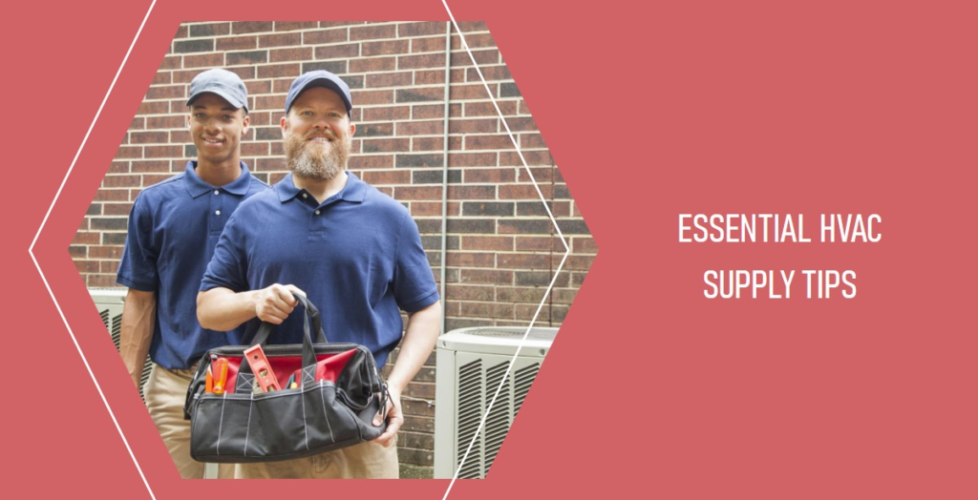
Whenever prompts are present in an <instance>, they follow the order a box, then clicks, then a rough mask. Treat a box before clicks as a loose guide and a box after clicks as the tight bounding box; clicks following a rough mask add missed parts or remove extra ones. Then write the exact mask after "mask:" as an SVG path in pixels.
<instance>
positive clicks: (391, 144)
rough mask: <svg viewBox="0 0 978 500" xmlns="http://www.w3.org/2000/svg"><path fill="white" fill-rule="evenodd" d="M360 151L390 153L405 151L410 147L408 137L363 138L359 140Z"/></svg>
mask: <svg viewBox="0 0 978 500" xmlns="http://www.w3.org/2000/svg"><path fill="white" fill-rule="evenodd" d="M361 143H362V144H363V146H362V151H363V152H364V153H390V152H400V151H407V150H408V149H409V148H410V146H411V145H410V139H407V138H403V139H363V140H361Z"/></svg>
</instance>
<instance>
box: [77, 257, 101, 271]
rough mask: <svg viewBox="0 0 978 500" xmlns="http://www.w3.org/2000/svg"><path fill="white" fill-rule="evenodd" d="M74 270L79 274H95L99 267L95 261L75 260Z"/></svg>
mask: <svg viewBox="0 0 978 500" xmlns="http://www.w3.org/2000/svg"><path fill="white" fill-rule="evenodd" d="M75 269H77V270H78V272H79V273H97V272H98V269H99V266H98V261H97V260H76V261H75Z"/></svg>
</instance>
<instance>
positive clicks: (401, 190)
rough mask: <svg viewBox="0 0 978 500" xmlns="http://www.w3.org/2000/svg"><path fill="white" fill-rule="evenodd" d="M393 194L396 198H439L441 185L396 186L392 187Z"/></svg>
mask: <svg viewBox="0 0 978 500" xmlns="http://www.w3.org/2000/svg"><path fill="white" fill-rule="evenodd" d="M394 194H395V196H394V198H395V199H398V200H440V199H441V187H440V186H439V187H435V186H398V187H397V188H395V189H394Z"/></svg>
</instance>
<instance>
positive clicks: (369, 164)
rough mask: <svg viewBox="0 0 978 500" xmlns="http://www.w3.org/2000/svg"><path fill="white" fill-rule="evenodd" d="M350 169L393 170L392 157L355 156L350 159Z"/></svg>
mask: <svg viewBox="0 0 978 500" xmlns="http://www.w3.org/2000/svg"><path fill="white" fill-rule="evenodd" d="M348 165H349V167H350V168H393V167H394V156H393V155H356V156H352V157H350V161H349V164H348Z"/></svg>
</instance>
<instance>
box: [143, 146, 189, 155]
mask: <svg viewBox="0 0 978 500" xmlns="http://www.w3.org/2000/svg"><path fill="white" fill-rule="evenodd" d="M143 154H144V155H145V157H146V158H179V157H182V156H183V147H182V146H146V147H145V148H144V149H143Z"/></svg>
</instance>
